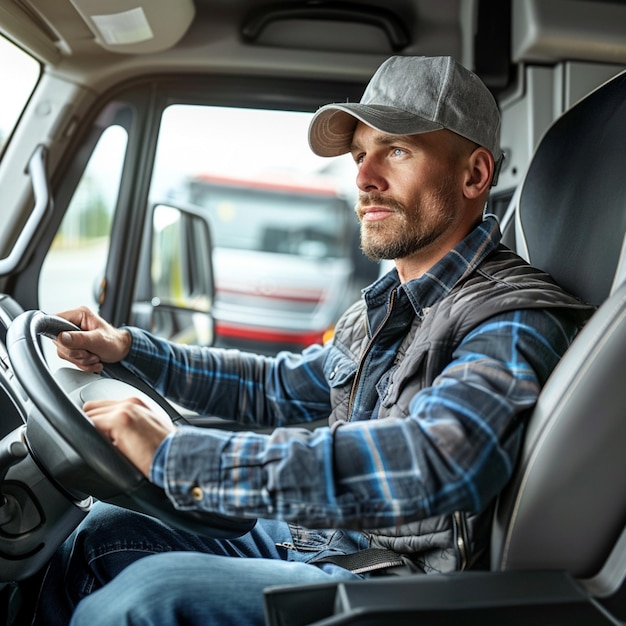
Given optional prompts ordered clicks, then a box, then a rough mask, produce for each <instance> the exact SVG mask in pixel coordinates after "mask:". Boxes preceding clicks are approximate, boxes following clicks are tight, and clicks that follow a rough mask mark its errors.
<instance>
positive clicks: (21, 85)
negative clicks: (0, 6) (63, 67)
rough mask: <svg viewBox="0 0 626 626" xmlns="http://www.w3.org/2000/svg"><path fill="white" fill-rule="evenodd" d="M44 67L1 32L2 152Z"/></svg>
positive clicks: (0, 135) (0, 143)
mask: <svg viewBox="0 0 626 626" xmlns="http://www.w3.org/2000/svg"><path fill="white" fill-rule="evenodd" d="M40 71H41V68H40V66H39V63H37V61H36V60H35V59H33V58H32V57H31V56H29V55H28V54H26V52H24V51H23V50H21V49H20V48H18V47H17V46H14V45H13V44H12V43H11V42H10V41H7V40H6V39H5V38H4V37H2V36H1V35H0V85H3V89H2V96H0V154H2V151H3V149H4V146H5V144H6V142H7V140H8V138H9V136H10V134H11V133H12V132H13V128H14V127H15V125H16V124H17V121H18V119H19V117H20V115H21V114H22V111H23V110H24V107H25V106H26V102H27V101H28V98H29V97H30V94H31V93H32V91H33V89H34V88H35V84H36V82H37V80H38V78H39V74H40Z"/></svg>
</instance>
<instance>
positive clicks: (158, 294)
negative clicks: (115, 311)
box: [131, 202, 215, 346]
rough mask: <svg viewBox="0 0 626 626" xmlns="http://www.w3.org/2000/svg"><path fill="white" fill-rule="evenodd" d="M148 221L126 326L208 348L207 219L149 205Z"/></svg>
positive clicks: (210, 278) (211, 296)
mask: <svg viewBox="0 0 626 626" xmlns="http://www.w3.org/2000/svg"><path fill="white" fill-rule="evenodd" d="M148 216H149V219H148V220H147V222H146V233H145V235H144V246H143V251H142V255H141V260H140V266H139V272H138V276H137V290H136V297H135V299H134V302H133V305H132V310H131V317H132V320H131V323H132V324H133V325H135V326H138V327H139V328H143V329H145V330H148V331H150V332H151V333H153V334H154V335H156V336H158V337H162V338H164V339H169V340H171V341H176V342H178V343H193V344H198V345H203V346H207V345H211V344H212V343H213V341H214V337H215V322H214V319H213V315H212V309H213V302H214V300H215V281H214V275H213V261H212V257H213V245H212V241H211V228H210V224H209V221H208V217H207V216H206V215H205V214H203V213H202V211H201V210H199V209H197V208H196V207H193V206H183V205H181V204H179V203H171V202H156V203H154V204H153V205H152V207H151V210H150V211H149V212H148Z"/></svg>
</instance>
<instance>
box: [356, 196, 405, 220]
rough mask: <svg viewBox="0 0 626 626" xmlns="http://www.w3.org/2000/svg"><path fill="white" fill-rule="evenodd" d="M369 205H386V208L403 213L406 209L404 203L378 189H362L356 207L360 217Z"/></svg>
mask: <svg viewBox="0 0 626 626" xmlns="http://www.w3.org/2000/svg"><path fill="white" fill-rule="evenodd" d="M368 206H380V207H385V208H386V209H391V210H392V211H397V212H398V213H402V212H404V211H405V207H404V205H403V204H402V203H401V202H398V201H397V200H395V199H394V198H391V197H389V196H385V195H384V194H382V193H378V192H377V191H370V192H366V191H362V192H361V193H359V198H358V201H357V203H356V205H355V207H354V210H355V211H356V213H357V215H358V216H359V217H360V216H361V215H362V213H363V210H364V209H365V207H368Z"/></svg>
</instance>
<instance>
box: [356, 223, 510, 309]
mask: <svg viewBox="0 0 626 626" xmlns="http://www.w3.org/2000/svg"><path fill="white" fill-rule="evenodd" d="M501 238H502V234H501V233H500V227H499V225H498V220H497V219H496V218H495V217H494V216H493V215H487V216H486V217H485V219H484V220H483V221H482V222H481V223H480V224H478V226H476V228H474V230H472V231H471V232H470V233H469V234H468V235H467V237H465V239H463V241H461V242H460V243H459V244H458V245H457V246H456V247H455V248H453V249H452V250H451V251H450V252H448V254H446V255H445V256H444V257H443V258H442V259H440V260H439V261H438V262H437V263H435V265H433V266H432V267H431V268H430V269H429V270H428V271H427V272H425V273H424V274H423V275H422V276H420V277H419V278H415V279H413V280H410V281H409V282H407V283H404V284H401V283H400V279H399V277H398V272H397V271H396V269H395V268H394V269H392V270H391V271H390V272H388V273H387V274H385V275H384V276H383V277H381V278H380V279H378V280H377V281H376V282H375V283H373V284H372V285H371V286H370V287H368V288H367V289H365V290H364V292H363V295H364V298H365V301H366V303H367V306H368V308H370V309H371V308H374V307H377V306H380V305H381V304H386V303H387V301H388V300H389V295H390V293H391V291H392V290H394V289H397V290H398V291H400V290H402V291H404V293H405V294H406V295H407V297H408V299H409V300H410V302H411V304H412V306H413V308H414V309H415V313H416V314H417V315H419V316H420V317H421V316H422V315H423V309H425V308H427V307H430V306H432V305H433V304H435V303H436V302H438V301H439V300H440V299H441V298H443V297H444V296H446V295H447V294H448V293H449V292H450V291H451V290H452V288H453V287H454V286H455V285H456V284H457V283H458V282H459V280H461V279H462V278H463V277H465V276H466V275H468V274H470V273H471V272H473V271H474V270H475V269H476V267H478V266H479V265H480V264H481V263H482V262H483V260H484V259H485V258H486V257H487V256H488V255H489V254H490V253H491V252H492V251H493V250H495V248H496V247H497V246H498V244H499V243H500V239H501Z"/></svg>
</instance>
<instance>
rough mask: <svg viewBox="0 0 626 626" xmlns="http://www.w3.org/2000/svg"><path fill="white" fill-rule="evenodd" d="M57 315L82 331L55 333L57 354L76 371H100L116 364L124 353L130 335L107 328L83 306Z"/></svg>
mask: <svg viewBox="0 0 626 626" xmlns="http://www.w3.org/2000/svg"><path fill="white" fill-rule="evenodd" d="M58 316H59V317H62V318H64V319H66V320H68V321H70V322H72V323H73V324H76V326H78V327H79V328H81V329H82V330H81V331H80V332H78V331H75V332H68V331H65V332H62V333H59V336H58V337H57V339H56V346H57V353H58V355H59V356H60V357H61V358H62V359H65V360H66V361H70V362H71V363H74V365H77V366H78V367H79V368H80V369H82V370H85V371H86V372H100V371H102V368H103V367H104V366H103V363H117V362H118V361H121V360H122V359H123V358H124V357H125V356H126V355H127V354H128V352H129V350H130V344H131V336H130V333H129V332H127V331H125V330H120V329H118V328H115V327H114V326H111V324H109V323H108V322H107V321H106V320H104V319H102V318H101V317H100V316H99V315H97V314H96V313H94V312H93V311H91V310H90V309H88V308H87V307H79V308H77V309H71V310H69V311H63V312H61V313H58Z"/></svg>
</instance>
